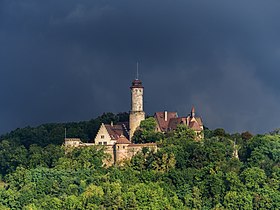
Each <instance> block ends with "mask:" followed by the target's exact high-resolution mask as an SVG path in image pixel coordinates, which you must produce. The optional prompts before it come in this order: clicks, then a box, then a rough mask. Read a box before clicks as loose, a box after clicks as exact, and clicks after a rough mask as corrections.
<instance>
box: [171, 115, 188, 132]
mask: <svg viewBox="0 0 280 210" xmlns="http://www.w3.org/2000/svg"><path fill="white" fill-rule="evenodd" d="M179 124H183V125H187V118H186V117H177V118H172V119H170V121H169V124H168V129H169V130H175V129H176V128H177V125H179Z"/></svg>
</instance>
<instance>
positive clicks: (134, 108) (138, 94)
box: [129, 79, 145, 141]
mask: <svg viewBox="0 0 280 210" xmlns="http://www.w3.org/2000/svg"><path fill="white" fill-rule="evenodd" d="M130 89H131V110H130V112H129V140H130V141H131V140H132V137H133V134H134V132H135V130H136V129H137V128H138V127H139V126H140V123H141V121H142V120H145V112H144V111H143V92H144V87H143V86H142V82H141V81H140V80H139V79H135V80H134V81H133V82H132V86H131V87H130Z"/></svg>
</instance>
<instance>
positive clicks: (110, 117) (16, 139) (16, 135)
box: [0, 112, 128, 148]
mask: <svg viewBox="0 0 280 210" xmlns="http://www.w3.org/2000/svg"><path fill="white" fill-rule="evenodd" d="M125 121H128V113H126V112H124V113H119V114H113V113H104V114H102V115H101V116H99V117H97V118H96V119H92V120H89V121H82V122H71V123H49V124H43V125H40V126H38V127H30V126H28V127H25V128H18V129H16V130H14V131H12V132H10V133H8V134H5V135H2V136H0V141H2V140H8V141H12V142H13V143H16V144H18V145H23V146H25V147H26V148H28V147H29V146H30V145H32V144H37V145H38V146H47V145H48V144H55V145H61V144H62V143H63V141H64V135H65V129H67V136H68V137H71V138H75V137H78V138H81V139H82V140H83V141H84V142H89V141H92V140H93V139H94V137H95V135H96V133H97V131H98V129H99V127H100V124H101V123H111V122H113V123H117V122H125Z"/></svg>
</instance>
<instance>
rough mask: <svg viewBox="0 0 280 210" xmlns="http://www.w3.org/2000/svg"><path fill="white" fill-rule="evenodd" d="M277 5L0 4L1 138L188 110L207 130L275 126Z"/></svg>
mask: <svg viewBox="0 0 280 210" xmlns="http://www.w3.org/2000/svg"><path fill="white" fill-rule="evenodd" d="M279 9H280V3H279V2H278V1H261V0H257V1H256V0H255V1H252V0H250V1H234V2H230V1H222V0H213V1H198V0H192V1H187V0H184V1H183V0H181V1H179V0H178V1H167V0H156V1H145V0H142V1H136V0H133V1H131V0H120V1H112V0H99V1H90V0H81V1H74V0H67V1H66V0H60V1H57V0H50V1H38V0H36V1H35V0H26V1H16V0H2V1H0V69H1V77H0V89H1V92H0V93H1V102H0V116H1V118H0V133H3V132H6V131H8V130H11V129H14V128H16V127H22V126H26V125H36V124H40V123H43V122H58V121H76V120H87V119H90V118H93V117H96V116H97V115H99V114H101V113H102V112H108V111H111V112H120V111H128V110H129V102H130V99H129V97H130V96H129V88H128V87H129V85H130V82H131V80H132V79H133V78H134V77H135V67H136V61H140V77H141V79H142V80H143V82H144V85H145V111H146V112H147V113H148V114H152V113H153V112H155V111H161V110H164V109H166V110H170V111H173V110H174V111H178V112H179V113H180V114H181V115H185V114H187V112H189V109H190V108H191V106H192V105H195V106H196V108H197V111H198V112H199V113H200V114H201V115H202V116H203V119H204V122H205V124H206V125H207V126H209V127H210V128H216V127H224V128H226V129H227V130H228V131H230V132H235V131H244V130H250V131H253V132H267V131H270V130H272V129H274V128H276V127H280V121H279V117H280V108H279V102H280V96H279V94H278V92H279V89H280V85H279V82H278V78H279V76H280V75H279V74H280V72H279V67H280V59H279V58H280V43H279V37H280V25H279V23H278V22H279V21H278V20H279V18H280V13H279Z"/></svg>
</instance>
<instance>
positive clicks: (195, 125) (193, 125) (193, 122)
mask: <svg viewBox="0 0 280 210" xmlns="http://www.w3.org/2000/svg"><path fill="white" fill-rule="evenodd" d="M189 127H190V128H191V129H193V130H195V131H202V130H203V129H202V128H201V125H199V123H198V122H197V121H196V119H194V120H191V121H190V122H189Z"/></svg>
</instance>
